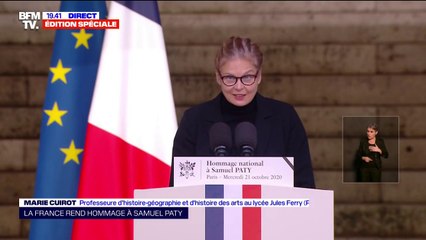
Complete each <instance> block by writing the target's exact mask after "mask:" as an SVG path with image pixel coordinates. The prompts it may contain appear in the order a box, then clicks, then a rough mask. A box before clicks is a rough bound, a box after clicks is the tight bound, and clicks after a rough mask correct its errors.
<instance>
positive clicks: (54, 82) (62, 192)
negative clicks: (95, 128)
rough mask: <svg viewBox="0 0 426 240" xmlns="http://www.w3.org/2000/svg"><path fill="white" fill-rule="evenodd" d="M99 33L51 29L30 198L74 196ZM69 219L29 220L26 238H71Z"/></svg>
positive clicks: (85, 5)
mask: <svg viewBox="0 0 426 240" xmlns="http://www.w3.org/2000/svg"><path fill="white" fill-rule="evenodd" d="M60 11H64V12H86V11H90V12H99V16H100V17H99V18H100V19H104V18H106V12H107V9H106V3H105V1H63V2H62V3H61V7H60ZM103 36H104V30H85V29H78V30H57V31H56V35H55V41H54V48H53V55H52V59H51V63H50V69H49V77H48V86H47V91H46V97H45V101H44V106H43V118H42V124H41V134H40V147H39V155H38V166H37V177H36V185H35V196H34V197H36V198H75V197H76V196H77V190H78V181H79V177H80V166H81V163H82V162H81V161H82V159H83V154H84V142H85V136H86V128H87V120H88V114H89V110H90V103H91V101H92V95H93V88H94V85H95V81H96V74H97V70H98V64H99V58H100V54H101V50H102V42H103ZM72 221H73V220H57V219H40V220H32V221H31V228H30V239H43V240H45V239H55V240H56V239H71V233H72V223H73V222H72Z"/></svg>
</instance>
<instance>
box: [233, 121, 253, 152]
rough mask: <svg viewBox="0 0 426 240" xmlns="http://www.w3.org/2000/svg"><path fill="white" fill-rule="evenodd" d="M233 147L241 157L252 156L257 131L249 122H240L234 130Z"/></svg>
mask: <svg viewBox="0 0 426 240" xmlns="http://www.w3.org/2000/svg"><path fill="white" fill-rule="evenodd" d="M235 145H236V146H237V149H238V151H240V152H241V155H242V156H245V157H249V156H253V155H254V150H255V149H256V146H257V130H256V127H255V126H254V125H253V124H252V123H250V122H241V123H239V124H238V125H237V127H236V128H235Z"/></svg>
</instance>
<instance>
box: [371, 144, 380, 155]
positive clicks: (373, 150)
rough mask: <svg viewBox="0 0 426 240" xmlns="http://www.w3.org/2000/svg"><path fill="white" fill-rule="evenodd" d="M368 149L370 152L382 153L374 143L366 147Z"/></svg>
mask: <svg viewBox="0 0 426 240" xmlns="http://www.w3.org/2000/svg"><path fill="white" fill-rule="evenodd" d="M368 150H370V152H378V153H380V154H382V150H381V149H380V148H379V147H378V146H377V145H376V144H374V146H370V147H368Z"/></svg>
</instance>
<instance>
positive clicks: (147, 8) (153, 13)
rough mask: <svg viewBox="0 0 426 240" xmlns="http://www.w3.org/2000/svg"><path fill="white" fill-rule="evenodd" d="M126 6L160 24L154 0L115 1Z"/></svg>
mask: <svg viewBox="0 0 426 240" xmlns="http://www.w3.org/2000/svg"><path fill="white" fill-rule="evenodd" d="M117 2H118V3H120V4H122V5H123V6H126V7H127V8H129V9H131V10H133V11H135V12H137V13H139V14H141V15H142V16H144V17H146V18H148V19H150V20H151V21H154V22H156V23H158V24H159V25H161V22H160V15H159V11H158V5H157V2H156V1H117Z"/></svg>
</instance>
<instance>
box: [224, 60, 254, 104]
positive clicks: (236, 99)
mask: <svg viewBox="0 0 426 240" xmlns="http://www.w3.org/2000/svg"><path fill="white" fill-rule="evenodd" d="M219 71H220V72H219V73H218V72H216V81H217V83H218V84H219V86H220V88H221V90H222V93H223V95H224V96H225V98H226V100H228V102H230V103H231V104H233V105H235V106H238V107H242V106H245V105H247V104H249V103H250V102H251V101H252V100H253V98H254V96H255V95H256V92H257V87H258V85H259V84H260V82H261V80H262V77H261V71H260V70H259V72H258V70H257V69H256V67H255V66H254V65H253V63H252V61H250V60H248V59H246V58H231V59H228V60H227V61H226V62H225V63H224V64H223V65H222V66H221V68H220V69H219ZM256 73H257V77H256V79H255V81H254V83H253V84H252V85H250V86H247V85H244V84H243V83H242V82H241V81H242V80H241V78H240V77H243V76H247V75H256ZM221 76H222V77H225V76H234V77H238V80H237V83H236V84H235V85H233V86H226V85H225V84H224V83H223V81H222V78H221Z"/></svg>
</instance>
